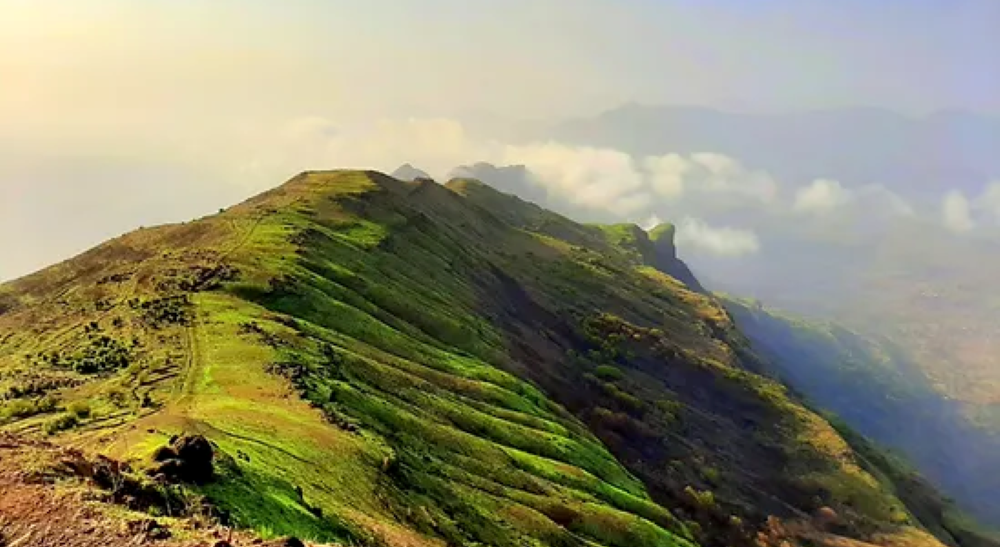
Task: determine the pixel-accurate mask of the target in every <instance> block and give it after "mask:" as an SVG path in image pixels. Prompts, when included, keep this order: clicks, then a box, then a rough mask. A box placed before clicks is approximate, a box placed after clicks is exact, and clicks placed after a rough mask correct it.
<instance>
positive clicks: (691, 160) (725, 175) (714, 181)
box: [643, 152, 778, 203]
mask: <svg viewBox="0 0 1000 547" xmlns="http://www.w3.org/2000/svg"><path fill="white" fill-rule="evenodd" d="M643 167H644V168H645V171H646V173H647V176H648V177H649V182H650V186H651V187H652V189H653V191H655V192H656V193H657V194H659V195H660V196H661V197H664V198H668V199H674V198H678V197H680V196H682V195H685V194H690V193H706V194H730V195H733V196H736V197H747V198H752V199H754V200H756V201H761V202H764V203H768V202H771V201H773V200H774V197H775V195H776V194H777V191H778V185H777V183H776V182H775V181H774V179H773V178H771V176H770V175H768V174H767V173H765V172H763V171H754V170H750V169H747V168H746V167H745V166H744V165H743V164H742V163H740V162H739V160H737V159H735V158H731V157H729V156H726V155H723V154H716V153H714V152H699V153H696V154H691V155H690V156H688V157H684V156H682V155H680V154H666V155H663V156H650V157H647V158H645V160H643Z"/></svg>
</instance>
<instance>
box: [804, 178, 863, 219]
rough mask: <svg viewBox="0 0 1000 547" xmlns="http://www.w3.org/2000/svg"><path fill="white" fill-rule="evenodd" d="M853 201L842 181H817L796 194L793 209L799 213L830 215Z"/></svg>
mask: <svg viewBox="0 0 1000 547" xmlns="http://www.w3.org/2000/svg"><path fill="white" fill-rule="evenodd" d="M850 201H851V193H850V191H848V190H847V189H846V188H844V187H843V186H842V185H841V184H840V181H836V180H832V179H816V180H814V181H813V182H812V184H810V185H809V186H806V187H804V188H800V189H799V190H798V191H797V192H796V193H795V202H794V203H793V204H792V209H793V210H794V211H795V212H798V213H821V214H823V213H829V212H830V211H833V210H834V209H837V208H838V207H841V206H843V205H846V204H847V203H848V202H850Z"/></svg>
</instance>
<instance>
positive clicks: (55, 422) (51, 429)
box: [43, 412, 80, 435]
mask: <svg viewBox="0 0 1000 547" xmlns="http://www.w3.org/2000/svg"><path fill="white" fill-rule="evenodd" d="M79 423H80V420H79V419H78V418H77V417H76V416H75V415H73V414H71V413H68V412H67V413H64V414H60V415H58V416H56V417H55V418H52V419H51V420H49V421H47V422H45V425H44V426H43V429H44V430H45V433H47V434H49V435H54V434H55V433H58V432H60V431H65V430H67V429H72V428H74V427H76V426H77V425H78V424H79Z"/></svg>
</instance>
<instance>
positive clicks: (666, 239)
mask: <svg viewBox="0 0 1000 547" xmlns="http://www.w3.org/2000/svg"><path fill="white" fill-rule="evenodd" d="M676 232H677V229H676V228H675V227H674V225H673V224H660V225H658V226H656V227H655V228H653V229H652V230H649V232H647V237H648V241H649V242H650V244H651V249H650V251H649V253H648V256H646V253H644V258H645V259H646V263H647V264H649V265H650V266H653V267H654V268H656V269H657V270H660V271H661V272H663V273H665V274H667V275H669V276H671V277H673V278H674V279H677V280H678V281H680V282H682V283H684V284H685V285H687V286H688V288H690V289H691V290H693V291H696V292H700V293H706V294H707V291H706V290H705V288H704V287H702V285H701V283H700V282H699V281H698V278H696V277H695V276H694V273H692V272H691V269H690V268H688V266H687V264H685V263H684V261H683V260H681V259H679V258H677V246H676V245H675V244H674V236H675V234H676Z"/></svg>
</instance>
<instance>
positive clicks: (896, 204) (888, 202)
mask: <svg viewBox="0 0 1000 547" xmlns="http://www.w3.org/2000/svg"><path fill="white" fill-rule="evenodd" d="M854 197H855V199H856V200H858V201H865V202H867V203H869V204H873V205H875V206H876V208H877V210H876V211H873V213H874V212H882V213H889V214H890V215H893V216H913V215H915V214H916V211H915V210H914V209H913V206H912V205H910V203H909V202H907V201H906V200H905V199H903V198H902V197H901V196H900V195H899V194H897V193H895V192H893V191H892V190H890V189H888V188H886V187H885V186H883V185H881V184H870V185H867V186H862V187H861V188H858V189H857V191H855V192H854Z"/></svg>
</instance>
